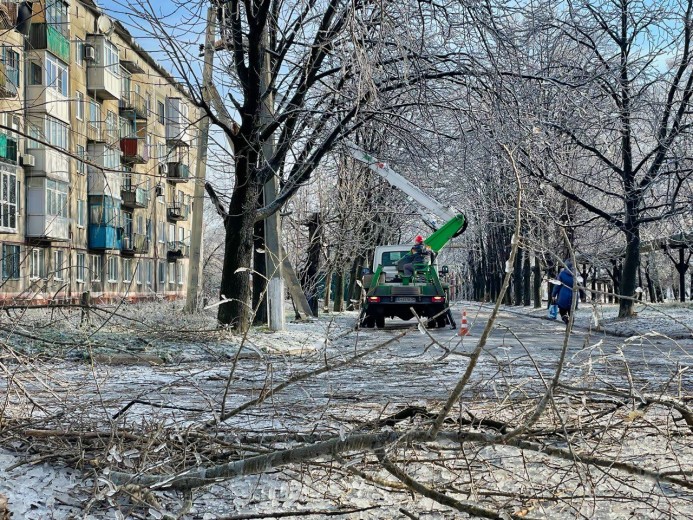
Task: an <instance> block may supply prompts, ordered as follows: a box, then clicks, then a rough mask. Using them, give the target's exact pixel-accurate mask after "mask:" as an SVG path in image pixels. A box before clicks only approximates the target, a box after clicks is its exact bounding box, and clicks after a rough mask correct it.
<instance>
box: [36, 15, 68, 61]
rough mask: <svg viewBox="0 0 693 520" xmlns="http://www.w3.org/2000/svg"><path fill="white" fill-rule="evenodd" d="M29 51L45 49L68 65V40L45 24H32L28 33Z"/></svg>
mask: <svg viewBox="0 0 693 520" xmlns="http://www.w3.org/2000/svg"><path fill="white" fill-rule="evenodd" d="M28 48H30V49H34V50H39V49H46V50H48V51H50V52H52V53H53V54H55V55H56V56H57V57H58V58H60V59H61V60H63V61H64V62H65V63H70V40H69V39H68V38H67V37H66V36H64V35H63V34H61V32H60V31H59V30H58V29H56V28H54V27H53V26H52V25H50V24H47V23H32V24H31V32H30V33H29V47H28Z"/></svg>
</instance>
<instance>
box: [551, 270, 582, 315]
mask: <svg viewBox="0 0 693 520" xmlns="http://www.w3.org/2000/svg"><path fill="white" fill-rule="evenodd" d="M564 263H565V267H564V268H563V269H561V272H560V273H558V281H559V282H561V284H560V285H554V286H553V290H552V291H551V297H552V299H553V302H554V303H555V304H556V305H557V306H558V312H559V313H560V315H561V319H562V320H563V323H566V324H567V323H568V321H569V320H570V306H571V304H572V302H573V288H574V287H575V277H574V275H573V262H572V260H570V258H568V259H567V260H566V261H565V262H564ZM578 301H580V300H579V298H578V299H576V300H575V308H576V309H577V304H578Z"/></svg>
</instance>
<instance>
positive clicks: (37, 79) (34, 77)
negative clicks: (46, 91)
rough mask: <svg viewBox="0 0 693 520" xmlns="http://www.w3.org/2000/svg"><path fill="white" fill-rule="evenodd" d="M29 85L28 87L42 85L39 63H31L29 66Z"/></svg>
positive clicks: (41, 71)
mask: <svg viewBox="0 0 693 520" xmlns="http://www.w3.org/2000/svg"><path fill="white" fill-rule="evenodd" d="M29 84H30V85H42V84H43V69H42V68H41V65H40V64H39V63H36V62H35V61H32V62H31V63H30V64H29Z"/></svg>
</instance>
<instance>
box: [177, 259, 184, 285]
mask: <svg viewBox="0 0 693 520" xmlns="http://www.w3.org/2000/svg"><path fill="white" fill-rule="evenodd" d="M183 272H184V269H183V264H182V263H180V262H176V275H177V276H178V285H183Z"/></svg>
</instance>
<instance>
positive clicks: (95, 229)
mask: <svg viewBox="0 0 693 520" xmlns="http://www.w3.org/2000/svg"><path fill="white" fill-rule="evenodd" d="M122 238H123V228H122V227H121V224H120V201H119V200H118V199H114V198H112V197H94V199H93V200H91V201H90V203H89V230H88V240H89V248H90V249H100V250H109V249H121V245H122V244H121V243H122Z"/></svg>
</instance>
